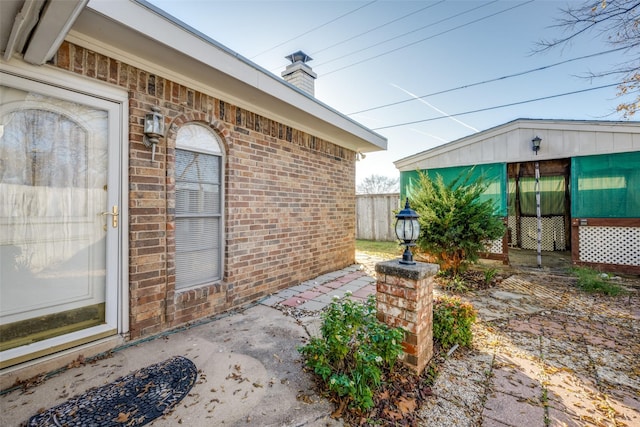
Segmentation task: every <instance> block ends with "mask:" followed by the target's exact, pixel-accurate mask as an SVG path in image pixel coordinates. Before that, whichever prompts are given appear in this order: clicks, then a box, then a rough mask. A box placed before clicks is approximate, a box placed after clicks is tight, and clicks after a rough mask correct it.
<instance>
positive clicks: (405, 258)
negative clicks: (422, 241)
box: [396, 197, 420, 265]
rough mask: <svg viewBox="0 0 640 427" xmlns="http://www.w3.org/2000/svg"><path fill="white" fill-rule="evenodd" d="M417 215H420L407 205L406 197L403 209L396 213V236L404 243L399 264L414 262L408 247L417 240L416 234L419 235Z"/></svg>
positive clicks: (413, 244)
mask: <svg viewBox="0 0 640 427" xmlns="http://www.w3.org/2000/svg"><path fill="white" fill-rule="evenodd" d="M419 217H420V215H418V214H417V213H416V211H414V210H413V209H411V207H409V198H408V197H407V201H406V203H405V206H404V209H402V210H401V211H400V212H398V214H397V215H396V236H397V237H398V239H399V240H402V243H401V244H402V245H405V250H404V253H403V254H402V259H401V260H400V264H408V265H412V264H415V261H414V260H413V254H412V253H411V250H410V249H409V247H410V246H415V245H416V240H418V236H419V235H420V223H419V222H418V218H419Z"/></svg>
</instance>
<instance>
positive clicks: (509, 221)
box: [507, 215, 518, 247]
mask: <svg viewBox="0 0 640 427" xmlns="http://www.w3.org/2000/svg"><path fill="white" fill-rule="evenodd" d="M507 227H509V229H510V230H511V241H510V242H509V246H513V247H515V246H516V245H517V244H518V239H517V236H516V217H515V216H514V215H511V216H509V217H507Z"/></svg>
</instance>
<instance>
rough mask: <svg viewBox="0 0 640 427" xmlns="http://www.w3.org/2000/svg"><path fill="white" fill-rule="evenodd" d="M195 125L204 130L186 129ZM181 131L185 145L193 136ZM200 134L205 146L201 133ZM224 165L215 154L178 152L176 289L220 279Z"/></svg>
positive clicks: (179, 137)
mask: <svg viewBox="0 0 640 427" xmlns="http://www.w3.org/2000/svg"><path fill="white" fill-rule="evenodd" d="M194 126H196V127H199V128H202V127H201V126H197V125H188V126H186V128H191V127H194ZM183 129H184V128H183ZM202 129H204V128H202ZM181 132H182V129H181V130H180V131H179V133H178V140H179V141H182V142H183V143H184V142H185V141H184V138H185V135H191V134H193V132H186V133H181ZM198 135H199V137H200V138H199V139H200V143H204V142H203V134H202V132H198ZM209 136H210V137H211V143H212V144H216V146H217V142H216V140H215V138H214V136H213V134H210V135H209ZM187 145H188V144H187ZM221 164H222V159H221V157H220V156H218V155H215V154H207V153H200V152H193V151H186V150H181V149H177V150H176V289H183V288H187V287H190V286H195V285H199V284H205V283H210V282H213V281H216V280H220V279H221V276H222V273H221V265H222V249H221V246H222V244H221V242H222V236H221V224H222V217H221V214H222V212H221V210H222V194H221V186H220V175H221V172H220V170H221Z"/></svg>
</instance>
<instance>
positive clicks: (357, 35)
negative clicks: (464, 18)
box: [313, 0, 477, 65]
mask: <svg viewBox="0 0 640 427" xmlns="http://www.w3.org/2000/svg"><path fill="white" fill-rule="evenodd" d="M445 1H446V0H440V1H439V2H436V3H433V4H430V5H428V6H425V7H423V8H421V9H418V10H416V11H413V12H409V13H407V14H406V15H403V16H401V17H399V18H396V19H394V20H392V21H387V22H385V23H384V24H382V25H378V26H376V27H374V28H370V29H369V30H367V31H364V32H362V33H360V34H356V35H355V36H352V37H349V38H348V39H344V40H342V41H340V42H338V43H334V44H332V45H330V46H327V47H325V48H322V49H320V50H317V51H315V52H313V55H317V54H318V53H320V52H324V51H325V50H328V49H331V48H334V47H336V46H339V45H341V44H344V43H346V42H348V41H351V40H353V39H357V38H358V37H360V36H364V35H365V34H369V33H371V32H373V31H376V30H379V29H380V28H383V27H386V26H387V25H391V24H393V23H394V22H398V21H401V20H403V19H405V18H407V17H409V16H412V15H415V14H417V13H420V12H422V11H423V10H426V9H430V8H432V7H434V6H437V5H439V4H441V3H444V2H445ZM475 9H477V8H474V10H475ZM447 19H449V18H447ZM440 22H442V21H439V22H434V23H433V24H429V25H427V26H425V27H421V28H418V29H415V30H413V31H409V32H408V33H404V34H401V35H399V36H396V37H393V38H391V39H387V40H384V41H382V42H381V43H386V42H388V41H391V40H394V39H397V38H398V37H403V36H406V35H407V34H411V33H413V32H416V31H419V30H422V29H424V28H427V27H430V26H432V25H435V24H438V23H440ZM378 44H380V43H378ZM366 49H369V47H366V48H364V49H360V50H357V51H355V52H351V53H349V54H348V55H346V56H349V55H352V54H354V53H358V52H361V51H363V50H366ZM340 58H342V57H340ZM340 58H335V59H332V60H331V61H328V62H325V63H324V64H328V63H329V62H332V61H335V60H337V59H340ZM320 65H323V64H320Z"/></svg>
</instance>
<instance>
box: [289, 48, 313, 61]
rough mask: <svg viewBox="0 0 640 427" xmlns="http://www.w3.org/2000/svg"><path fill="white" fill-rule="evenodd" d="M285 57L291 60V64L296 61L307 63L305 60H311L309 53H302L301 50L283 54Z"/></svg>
mask: <svg viewBox="0 0 640 427" xmlns="http://www.w3.org/2000/svg"><path fill="white" fill-rule="evenodd" d="M285 58H287V59H288V60H289V61H291V63H292V64H294V63H296V62H302V63H307V62H309V61H312V60H313V58H312V57H310V56H309V55H307V54H306V53H304V52H303V51H301V50H299V51H297V52H294V53H292V54H291V55H288V56H285Z"/></svg>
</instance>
